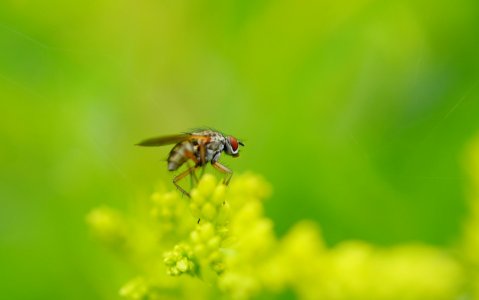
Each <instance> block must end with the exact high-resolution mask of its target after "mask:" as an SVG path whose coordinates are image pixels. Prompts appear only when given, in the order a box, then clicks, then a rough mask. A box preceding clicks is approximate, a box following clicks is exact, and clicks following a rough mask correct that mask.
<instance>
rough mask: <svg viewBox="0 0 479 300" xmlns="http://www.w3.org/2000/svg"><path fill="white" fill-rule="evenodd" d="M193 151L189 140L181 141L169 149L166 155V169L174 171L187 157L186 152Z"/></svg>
mask: <svg viewBox="0 0 479 300" xmlns="http://www.w3.org/2000/svg"><path fill="white" fill-rule="evenodd" d="M187 152H189V153H194V146H193V144H192V143H191V141H183V142H180V143H178V144H176V145H175V147H173V149H171V151H170V154H169V156H168V171H175V170H177V169H178V168H179V167H181V165H183V164H184V163H185V162H186V161H187V160H188V159H189V158H188V156H187V155H186V153H187Z"/></svg>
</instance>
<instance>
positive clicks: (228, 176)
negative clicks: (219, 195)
mask: <svg viewBox="0 0 479 300" xmlns="http://www.w3.org/2000/svg"><path fill="white" fill-rule="evenodd" d="M211 165H212V166H213V167H214V168H215V169H216V170H218V171H220V172H221V173H223V174H226V175H225V178H224V180H223V184H224V185H228V184H229V183H230V180H231V177H233V171H231V170H230V169H228V168H227V167H226V166H223V165H222V164H220V163H219V162H214V163H212V164H211Z"/></svg>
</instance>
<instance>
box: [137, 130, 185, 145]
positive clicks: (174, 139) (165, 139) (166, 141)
mask: <svg viewBox="0 0 479 300" xmlns="http://www.w3.org/2000/svg"><path fill="white" fill-rule="evenodd" d="M190 138H191V134H189V133H182V134H173V135H165V136H158V137H153V138H149V139H146V140H143V141H141V142H139V143H138V144H136V145H138V146H144V147H158V146H164V145H170V144H176V143H179V142H182V141H185V140H187V139H190Z"/></svg>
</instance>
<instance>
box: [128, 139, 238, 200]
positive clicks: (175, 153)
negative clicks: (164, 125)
mask: <svg viewBox="0 0 479 300" xmlns="http://www.w3.org/2000/svg"><path fill="white" fill-rule="evenodd" d="M170 144H176V145H175V146H174V147H173V149H171V151H170V154H169V155H168V160H167V161H168V171H176V170H178V168H180V167H181V166H182V165H183V164H184V163H186V162H187V161H189V160H191V161H193V163H194V165H193V166H192V167H188V169H187V170H186V171H183V172H182V173H180V174H179V175H177V176H176V177H175V178H174V179H173V184H174V185H175V186H176V187H177V188H178V189H179V190H180V191H181V192H182V193H183V194H185V195H187V196H188V197H189V196H190V194H189V193H188V192H186V191H185V190H184V189H183V188H182V187H181V186H180V185H179V184H178V182H179V181H180V180H181V179H183V178H185V177H186V176H188V175H191V176H192V178H195V179H196V175H195V171H196V170H197V169H198V168H200V167H202V166H206V164H208V163H211V165H212V166H213V167H214V168H215V169H217V170H218V171H220V172H221V173H223V174H225V179H224V181H223V182H224V184H226V185H228V183H229V182H230V180H231V177H232V176H233V171H231V170H230V169H228V168H227V167H226V166H224V165H222V164H221V163H219V162H218V160H219V158H220V156H221V153H223V152H224V153H225V154H227V155H230V156H233V157H238V156H239V146H240V145H241V146H244V144H243V143H242V142H241V141H239V140H238V139H236V138H235V137H233V136H230V135H228V136H225V135H223V134H222V133H220V132H218V131H215V130H198V131H193V132H189V133H182V134H176V135H166V136H160V137H154V138H150V139H146V140H144V141H141V142H140V143H138V144H137V145H138V146H146V147H157V146H164V145H170Z"/></svg>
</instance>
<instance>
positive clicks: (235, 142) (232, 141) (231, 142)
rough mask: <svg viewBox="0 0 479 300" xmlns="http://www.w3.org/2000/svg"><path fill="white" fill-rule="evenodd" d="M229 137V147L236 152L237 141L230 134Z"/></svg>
mask: <svg viewBox="0 0 479 300" xmlns="http://www.w3.org/2000/svg"><path fill="white" fill-rule="evenodd" d="M229 139H230V144H231V148H232V149H233V151H235V152H236V150H238V141H237V140H236V139H235V138H234V137H232V136H230V137H229Z"/></svg>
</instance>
